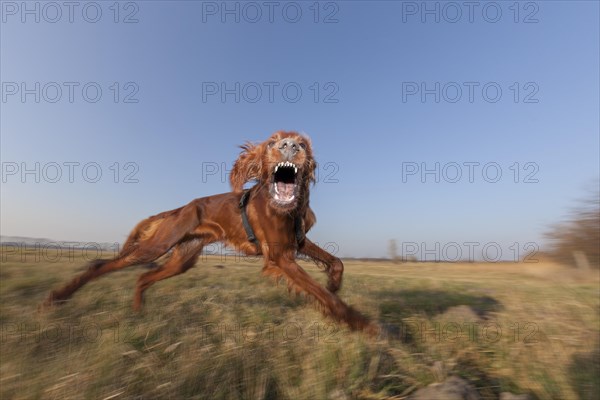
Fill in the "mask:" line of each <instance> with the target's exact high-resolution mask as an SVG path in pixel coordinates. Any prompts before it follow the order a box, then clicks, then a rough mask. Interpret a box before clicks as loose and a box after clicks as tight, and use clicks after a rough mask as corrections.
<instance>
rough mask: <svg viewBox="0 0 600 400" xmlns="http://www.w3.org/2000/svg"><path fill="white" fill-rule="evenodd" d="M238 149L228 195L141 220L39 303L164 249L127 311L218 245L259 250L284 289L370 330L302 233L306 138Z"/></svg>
mask: <svg viewBox="0 0 600 400" xmlns="http://www.w3.org/2000/svg"><path fill="white" fill-rule="evenodd" d="M241 147H242V149H243V151H242V152H241V154H240V156H239V158H238V159H237V161H236V162H235V164H234V166H233V169H232V171H231V176H230V181H231V186H232V189H233V191H232V192H230V193H223V194H217V195H214V196H209V197H203V198H199V199H196V200H193V201H192V202H191V203H189V204H188V205H186V206H183V207H180V208H177V209H175V210H171V211H166V212H163V213H160V214H158V215H155V216H152V217H150V218H147V219H145V220H143V221H141V222H140V223H138V224H137V226H136V227H135V228H134V229H133V231H132V232H131V234H130V235H129V237H128V239H127V241H126V242H125V244H124V245H123V249H122V251H121V252H120V253H119V255H118V256H117V257H115V258H114V259H112V260H95V261H92V262H91V263H90V266H89V267H88V269H87V270H86V271H85V272H83V273H82V274H81V275H79V276H77V277H75V278H74V279H73V280H72V281H71V282H69V283H68V284H67V285H66V286H64V287H62V288H61V289H59V290H55V291H53V292H51V293H50V295H49V296H48V298H47V299H46V301H45V302H44V306H49V305H51V304H53V303H55V302H60V301H64V300H66V299H68V298H69V297H70V296H71V295H72V294H73V293H74V292H75V291H76V290H77V289H79V288H80V287H81V286H83V285H84V284H85V283H87V282H89V281H90V280H92V279H94V278H97V277H99V276H101V275H104V274H106V273H108V272H112V271H116V270H120V269H122V268H125V267H128V266H131V265H135V264H147V263H152V262H153V261H154V260H156V259H157V258H159V257H161V256H162V255H164V254H165V253H167V252H169V251H170V252H171V254H170V257H169V258H168V259H167V261H166V262H164V263H163V264H162V265H160V266H158V267H156V268H154V269H152V270H150V271H148V272H145V273H144V274H142V275H141V276H140V277H139V279H138V281H137V286H136V291H135V298H134V302H133V308H134V309H135V310H139V309H140V308H141V306H142V303H143V295H144V291H145V290H146V289H148V288H149V287H150V286H151V285H153V284H154V283H156V282H158V281H160V280H162V279H167V278H170V277H172V276H175V275H178V274H181V273H184V272H186V271H187V270H188V269H190V268H191V267H193V266H194V265H195V263H196V260H197V258H198V256H199V255H200V253H201V251H202V248H203V246H205V245H207V244H209V243H213V242H224V243H225V244H227V245H229V246H231V247H233V248H235V249H237V250H238V251H240V252H241V253H244V254H246V255H252V256H256V255H263V256H264V267H263V269H262V271H263V274H265V275H267V276H271V277H274V278H275V279H276V280H280V279H282V278H284V279H285V280H286V281H287V283H288V287H289V288H290V289H291V290H294V291H295V292H297V293H305V294H308V295H310V296H312V297H313V298H314V299H315V300H316V301H317V302H318V304H320V306H321V307H319V308H320V309H321V310H322V311H323V312H324V314H326V315H328V316H331V317H333V318H334V319H335V320H337V321H342V322H345V323H347V324H348V326H349V327H350V328H351V329H354V330H365V331H367V332H369V333H376V332H377V327H376V325H375V324H372V323H371V322H369V321H368V319H367V318H365V317H364V316H362V315H361V314H360V313H359V312H358V311H356V310H354V309H353V308H352V307H350V306H348V305H346V304H345V303H344V302H343V301H342V300H340V298H339V297H338V296H337V295H336V294H335V293H336V292H337V291H338V290H339V288H340V285H341V283H342V273H343V271H344V265H343V264H342V262H341V261H340V259H339V258H337V257H335V256H333V255H331V254H329V253H328V252H326V251H325V250H323V249H321V248H320V247H319V246H317V245H316V244H314V243H313V242H311V241H310V240H309V239H308V238H306V237H305V236H304V235H305V233H306V232H308V231H309V230H310V228H311V227H312V226H313V225H314V223H315V222H316V218H315V214H314V213H313V211H312V210H311V209H310V207H309V189H310V187H309V186H310V184H311V183H314V182H315V168H316V163H315V160H314V158H313V152H312V148H311V143H310V140H309V138H308V137H306V136H303V135H300V134H298V133H295V132H276V133H275V134H273V135H272V136H271V137H270V138H269V139H268V140H266V141H265V142H263V143H261V144H258V145H255V144H250V143H247V144H245V145H244V146H241ZM254 180H256V181H257V183H256V184H255V185H254V186H253V187H252V188H251V189H249V190H247V191H246V190H244V189H243V186H244V184H245V183H246V182H249V181H254ZM244 220H245V221H244ZM297 252H299V253H302V254H304V255H306V256H308V257H309V258H311V259H312V260H314V261H315V262H316V263H317V265H321V266H324V267H325V272H326V273H327V276H328V283H327V288H324V287H322V286H321V285H319V284H318V283H317V282H316V281H315V280H314V279H313V278H312V277H311V276H310V275H309V274H308V273H306V271H304V270H303V269H302V268H301V267H300V266H299V265H298V264H297V263H296V261H295V256H296V253H297Z"/></svg>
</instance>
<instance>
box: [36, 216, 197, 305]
mask: <svg viewBox="0 0 600 400" xmlns="http://www.w3.org/2000/svg"><path fill="white" fill-rule="evenodd" d="M197 225H198V218H197V212H196V208H195V206H194V205H192V204H190V205H188V206H185V207H183V208H180V209H177V210H173V211H170V212H166V213H163V214H159V215H158V216H155V217H150V218H148V219H146V220H144V221H142V222H141V223H139V224H138V226H136V228H135V229H134V231H133V232H132V234H131V235H130V239H132V238H135V240H130V239H128V241H127V242H128V244H127V246H125V247H124V248H123V250H122V251H121V253H119V255H118V256H117V257H116V258H114V259H113V260H97V261H95V262H92V263H91V265H90V267H89V268H88V269H87V270H86V271H85V272H83V273H82V274H80V275H78V276H76V277H75V278H74V279H73V280H71V282H69V283H68V284H67V285H65V286H63V287H62V288H60V289H58V290H54V291H52V292H51V293H50V294H49V295H48V297H47V298H46V300H45V302H44V303H43V306H50V305H51V304H52V303H54V302H56V301H64V300H66V299H68V298H69V297H71V296H72V295H73V293H75V291H77V289H79V288H80V287H82V286H83V285H85V284H86V283H87V282H89V281H91V280H92V279H95V278H98V277H99V276H102V275H104V274H106V273H109V272H113V271H116V270H119V269H123V268H126V267H129V266H131V265H136V264H145V263H150V262H152V261H154V260H156V259H157V258H159V257H160V256H162V255H163V254H165V253H166V252H167V251H169V249H171V248H172V247H173V246H174V245H176V244H177V243H178V242H179V241H181V240H182V239H183V238H184V237H185V236H186V235H187V234H189V233H190V232H191V231H193V229H194V227H195V226H197ZM140 227H142V228H143V229H140Z"/></svg>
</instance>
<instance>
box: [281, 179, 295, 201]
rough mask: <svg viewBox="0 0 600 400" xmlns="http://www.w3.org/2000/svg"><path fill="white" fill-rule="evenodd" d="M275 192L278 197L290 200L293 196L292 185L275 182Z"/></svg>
mask: <svg viewBox="0 0 600 400" xmlns="http://www.w3.org/2000/svg"><path fill="white" fill-rule="evenodd" d="M277 192H278V194H279V196H280V197H283V198H288V199H289V198H290V197H292V196H293V195H294V184H293V183H285V182H277Z"/></svg>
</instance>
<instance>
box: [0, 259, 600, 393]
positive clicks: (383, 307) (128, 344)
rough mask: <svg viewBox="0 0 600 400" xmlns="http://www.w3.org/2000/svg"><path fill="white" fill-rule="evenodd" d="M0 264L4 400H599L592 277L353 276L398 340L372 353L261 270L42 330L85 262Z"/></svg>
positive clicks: (452, 271)
mask: <svg viewBox="0 0 600 400" xmlns="http://www.w3.org/2000/svg"><path fill="white" fill-rule="evenodd" d="M2 257H3V258H6V260H3V261H4V262H3V263H2V266H1V268H0V282H1V284H0V301H1V302H0V307H1V308H0V311H1V312H0V323H1V325H2V340H1V347H0V352H1V354H0V355H1V358H0V359H1V367H0V388H1V392H0V395H1V398H2V399H31V398H33V399H35V398H40V399H42V398H43V399H80V398H89V399H109V398H115V399H126V398H136V399H141V398H165V399H169V398H172V399H179V398H194V399H203V398H207V399H219V398H223V399H231V398H234V399H280V398H283V399H285V398H289V399H325V398H331V399H350V398H365V399H382V398H387V397H390V396H397V398H403V397H405V396H407V395H408V394H410V393H412V392H413V391H415V390H416V389H417V388H419V387H422V386H425V385H427V384H429V383H432V382H435V381H440V380H443V379H444V378H445V377H446V376H449V375H459V376H462V377H465V378H467V379H468V380H469V381H470V382H471V383H472V384H473V385H475V386H476V387H477V390H478V391H479V393H480V394H481V396H482V397H483V398H490V399H492V398H498V395H499V393H500V392H503V391H511V392H514V393H530V394H531V395H532V398H539V399H559V398H560V399H576V398H581V399H596V398H598V396H599V394H600V383H599V378H598V376H599V375H600V371H599V357H600V354H599V342H598V340H599V338H598V335H599V332H600V326H599V317H598V313H599V311H600V305H599V294H600V293H599V279H598V278H599V277H598V272H597V271H595V272H587V273H583V272H576V273H575V272H574V271H573V270H567V269H564V268H561V267H559V266H556V265H551V264H543V265H542V264H433V263H432V264H425V263H418V264H392V263H389V264H388V263H374V264H365V263H360V262H354V261H352V262H350V261H349V262H346V275H345V281H344V287H343V289H342V290H341V297H342V298H343V299H344V300H346V301H347V302H348V303H350V304H352V305H355V306H356V307H357V308H358V309H360V310H362V311H364V312H365V313H366V314H368V315H370V316H371V317H373V318H375V319H377V320H379V321H381V323H382V324H384V325H385V326H386V327H387V331H388V332H389V336H388V337H387V338H381V339H379V340H374V339H371V338H368V337H366V336H364V335H362V334H359V333H351V332H349V331H348V330H346V329H345V328H343V327H339V326H337V325H330V324H329V322H330V321H328V320H326V319H324V318H322V317H321V315H320V314H319V313H318V312H317V311H316V310H315V309H314V308H313V307H312V306H311V305H309V303H307V301H306V300H305V299H303V298H300V297H298V298H293V297H290V296H288V293H287V291H286V289H285V285H279V286H275V285H274V284H273V283H272V282H271V281H269V280H267V279H265V278H262V277H261V275H260V268H261V261H254V262H252V261H250V262H248V261H247V260H246V261H239V260H234V259H233V258H232V257H229V258H230V259H228V260H221V259H219V258H216V257H212V258H211V257H209V258H207V259H205V260H203V261H202V262H200V263H199V265H198V266H197V267H196V268H194V269H192V270H190V271H189V272H188V273H187V274H185V275H182V276H178V277H176V278H172V279H170V280H167V281H163V282H160V283H158V284H157V285H155V286H154V287H152V288H151V289H150V290H149V291H148V292H147V303H146V308H145V312H144V313H142V314H140V315H137V314H134V313H133V312H132V311H131V310H130V306H131V301H132V295H133V286H134V283H135V280H136V278H137V276H138V275H139V274H140V273H141V267H137V268H131V269H128V270H125V271H123V272H117V273H114V274H112V275H110V276H107V277H103V278H101V279H99V280H97V281H94V282H92V283H90V284H88V285H87V286H86V287H84V288H83V289H82V290H81V291H80V292H78V293H77V294H76V295H75V297H74V298H73V299H72V300H71V301H70V302H69V303H68V304H66V305H64V306H62V307H58V308H55V309H53V310H52V311H50V312H48V313H44V314H38V313H37V312H36V307H37V305H38V304H39V303H40V302H41V301H42V299H43V298H44V297H45V295H46V294H47V292H48V290H49V289H50V288H52V287H55V286H57V285H60V284H61V283H64V282H66V281H67V280H68V279H70V277H72V275H73V274H74V273H75V272H76V271H77V270H79V269H80V268H81V266H82V265H83V264H84V263H83V260H80V259H76V260H73V261H70V260H59V261H58V262H52V263H49V262H43V261H40V262H36V261H35V260H34V259H33V257H29V258H26V259H25V260H24V261H23V260H21V259H20V258H19V257H17V256H14V255H11V256H6V254H4V255H2ZM306 268H307V269H308V270H309V272H310V273H311V274H313V275H315V276H317V277H318V278H319V279H321V280H323V278H324V276H322V275H323V274H321V273H320V272H318V270H317V269H316V268H314V267H311V266H308V265H307V267H306ZM459 329H460V330H461V331H462V333H461V334H460V335H459V332H458V330H459Z"/></svg>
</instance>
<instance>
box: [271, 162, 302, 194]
mask: <svg viewBox="0 0 600 400" xmlns="http://www.w3.org/2000/svg"><path fill="white" fill-rule="evenodd" d="M297 175H298V167H296V165H294V164H293V163H291V162H289V161H285V162H280V163H279V164H277V165H276V166H275V169H274V170H273V179H272V183H271V185H272V186H271V187H272V190H271V193H272V194H273V198H274V199H275V201H277V202H278V203H284V204H287V203H290V202H292V201H294V199H295V198H296V186H297V185H296V176H297Z"/></svg>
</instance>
